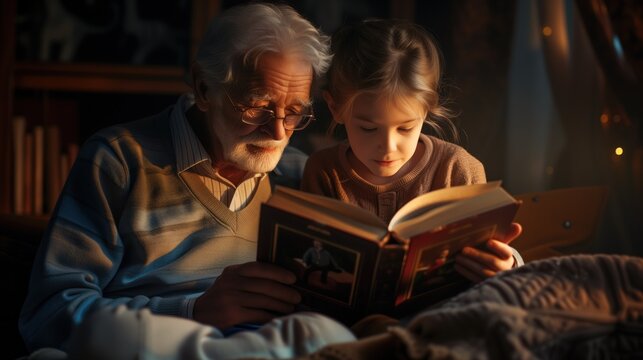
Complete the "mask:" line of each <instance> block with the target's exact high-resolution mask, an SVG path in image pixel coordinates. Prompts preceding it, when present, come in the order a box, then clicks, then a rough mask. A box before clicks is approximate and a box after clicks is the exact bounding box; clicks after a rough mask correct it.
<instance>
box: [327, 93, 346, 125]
mask: <svg viewBox="0 0 643 360" xmlns="http://www.w3.org/2000/svg"><path fill="white" fill-rule="evenodd" d="M322 96H323V97H324V101H326V105H328V110H330V113H331V114H332V115H333V120H335V122H336V123H338V124H342V123H343V120H342V119H341V117H340V116H339V109H338V108H337V103H336V102H335V100H334V99H333V96H332V95H331V94H330V93H329V92H328V91H323V92H322Z"/></svg>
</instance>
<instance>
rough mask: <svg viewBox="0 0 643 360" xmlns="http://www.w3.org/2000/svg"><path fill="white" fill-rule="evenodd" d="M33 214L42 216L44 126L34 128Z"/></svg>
mask: <svg viewBox="0 0 643 360" xmlns="http://www.w3.org/2000/svg"><path fill="white" fill-rule="evenodd" d="M33 142H34V153H33V165H34V169H33V212H34V214H37V215H39V214H42V213H43V212H44V207H43V189H44V185H43V181H44V173H45V162H44V156H45V130H44V128H43V127H42V126H34V128H33Z"/></svg>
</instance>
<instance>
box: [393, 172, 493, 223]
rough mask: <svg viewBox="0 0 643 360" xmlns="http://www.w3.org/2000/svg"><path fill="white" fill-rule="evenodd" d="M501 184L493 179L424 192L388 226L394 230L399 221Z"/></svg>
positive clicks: (394, 217) (405, 207)
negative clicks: (482, 182)
mask: <svg viewBox="0 0 643 360" xmlns="http://www.w3.org/2000/svg"><path fill="white" fill-rule="evenodd" d="M499 186H500V181H492V182H488V183H484V184H474V185H464V186H453V187H449V188H444V189H439V190H434V191H431V192H428V193H426V194H422V195H420V196H418V197H416V198H415V199H413V200H411V201H409V202H408V203H406V204H405V205H404V206H402V207H401V208H400V209H399V210H398V211H397V212H396V213H395V216H393V218H392V219H391V221H390V222H389V226H388V228H389V230H391V231H392V230H393V229H395V228H396V225H397V224H398V223H402V222H404V221H407V220H410V219H412V218H415V217H417V216H419V215H421V214H424V213H426V212H428V211H430V210H432V209H434V208H438V207H441V206H444V205H446V204H449V203H452V202H454V201H458V200H462V199H466V198H469V197H472V196H474V195H477V194H482V193H484V192H486V191H489V190H491V189H494V188H497V187H499Z"/></svg>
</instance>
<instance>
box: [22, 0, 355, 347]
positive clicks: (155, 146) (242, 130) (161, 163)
mask: <svg viewBox="0 0 643 360" xmlns="http://www.w3.org/2000/svg"><path fill="white" fill-rule="evenodd" d="M327 42H328V40H327V37H325V36H323V35H321V34H320V33H319V32H318V31H317V30H316V29H315V28H314V27H313V26H312V25H311V24H310V23H309V22H308V21H306V20H304V19H303V18H302V17H301V16H300V15H299V14H297V13H296V12H295V11H294V10H292V9H291V8H289V7H286V6H274V5H265V4H253V5H248V6H243V7H238V8H233V9H230V10H228V11H227V12H225V13H224V14H222V15H221V16H219V17H217V18H216V19H215V20H214V22H213V23H212V24H211V26H210V28H209V30H208V32H207V34H206V35H205V38H204V41H203V43H202V44H201V47H200V50H199V52H198V54H197V59H196V62H195V64H194V65H193V68H192V88H193V94H190V95H186V96H183V97H181V98H180V99H179V100H178V102H177V103H176V105H174V106H173V107H170V108H169V109H167V110H165V111H164V112H162V113H160V114H158V115H155V116H152V117H149V118H146V119H143V120H140V121H136V122H132V123H128V124H124V125H117V126H114V127H111V128H108V129H105V130H103V131H100V132H99V133H98V134H96V135H95V136H93V137H92V138H91V139H89V140H88V141H87V143H86V144H85V145H84V146H83V149H82V150H81V153H80V155H79V157H78V160H77V161H76V164H74V167H73V169H72V171H71V174H70V176H69V180H68V182H67V184H66V186H65V189H64V190H63V192H62V194H61V196H60V199H59V201H58V204H57V206H56V209H55V211H54V213H53V214H52V218H51V223H50V226H49V228H48V231H47V233H46V235H45V237H44V239H43V242H42V245H41V247H40V249H39V252H38V255H37V257H36V260H35V265H34V268H33V272H32V276H31V282H30V288H29V294H28V297H27V300H26V302H25V304H24V306H23V309H22V312H21V317H20V330H21V333H22V336H23V338H24V340H25V343H26V344H27V346H28V348H29V349H31V350H35V349H38V348H42V347H53V348H60V349H68V345H69V343H68V340H69V336H70V333H71V331H72V329H73V328H74V327H75V326H76V325H78V324H81V323H83V321H84V320H85V319H86V318H88V317H90V315H96V314H99V315H100V316H102V317H103V318H102V319H103V321H105V322H104V324H105V326H106V327H107V328H109V326H107V325H108V324H109V321H111V320H114V321H115V322H116V324H113V325H115V327H114V328H112V329H116V328H118V326H119V325H118V323H119V321H120V320H119V319H118V316H120V315H125V318H127V319H126V320H125V322H127V321H137V319H138V320H141V321H143V320H145V319H152V320H150V321H151V322H147V323H146V324H148V325H149V324H165V323H168V322H169V323H170V325H169V326H168V327H167V328H164V327H163V326H161V325H159V326H160V327H156V326H152V325H150V326H151V327H152V328H155V329H167V330H170V329H172V328H173V327H175V328H177V329H182V327H187V328H189V329H193V328H200V327H202V326H203V325H201V324H204V325H207V328H208V329H210V330H208V331H209V332H210V333H212V334H213V336H214V337H215V338H218V337H221V336H222V334H221V332H219V330H221V331H224V330H226V329H229V328H231V327H233V326H234V325H237V324H243V323H264V322H267V321H269V320H271V319H273V318H275V316H276V315H281V314H288V313H291V312H292V311H293V310H294V308H295V305H296V304H297V303H298V302H299V301H300V295H299V293H298V292H297V291H295V290H294V289H293V288H292V287H291V286H290V285H291V284H293V283H294V282H295V276H294V274H292V273H290V272H288V271H286V270H284V269H281V268H278V267H275V266H271V265H268V264H262V263H257V262H255V261H253V260H254V259H255V256H256V239H257V231H258V218H259V208H260V203H261V202H262V201H264V200H266V199H267V198H268V196H269V195H270V184H269V179H268V178H267V176H266V173H267V172H270V171H271V170H273V169H274V168H275V166H276V165H277V163H278V161H279V160H280V157H281V156H282V152H283V151H284V149H285V147H286V145H287V144H288V140H289V138H290V137H291V136H292V134H293V132H294V131H296V130H301V129H303V128H305V127H306V126H307V125H308V123H309V122H310V121H312V120H313V115H312V111H311V86H312V84H313V83H314V82H315V80H316V79H317V78H318V77H319V76H320V75H321V74H322V73H323V72H324V71H325V69H326V67H327V65H328V62H329V58H330V56H329V55H328V44H327ZM123 305H124V306H123ZM141 309H144V310H141ZM128 312H129V313H135V315H136V316H135V317H127V314H128ZM119 314H120V315H119ZM160 315H172V316H173V317H167V316H160ZM306 316H309V318H306V320H305V321H304V322H305V323H306V324H311V326H312V327H311V328H310V329H312V330H310V329H309V330H310V333H309V335H313V337H312V338H316V339H321V340H315V341H317V342H318V343H317V344H316V345H315V346H321V345H323V344H324V343H325V341H324V336H323V334H320V333H316V331H319V332H321V333H335V334H337V333H336V331H337V329H335V328H334V327H335V326H337V328H338V329H340V334H345V333H346V332H345V333H342V332H341V331H342V329H343V328H341V327H340V326H339V325H338V324H336V323H334V322H332V321H331V320H329V319H326V318H322V317H320V316H315V315H306ZM176 317H181V318H186V319H193V320H196V321H188V320H185V319H183V320H182V319H177V318H176ZM157 318H158V319H157ZM110 319H111V320H110ZM145 321H147V320H145ZM173 321H176V322H173ZM316 321H317V322H318V323H317V325H319V326H317V325H315V324H316ZM175 323H176V324H179V325H176V326H174V325H173V324H175ZM279 324H287V326H293V325H292V322H291V323H288V320H287V321H284V322H282V323H279ZM279 324H277V325H276V326H277V327H279ZM131 325H132V326H131V327H129V329H134V330H132V331H134V332H135V331H136V330H135V329H136V324H131ZM142 326H143V327H144V326H147V325H142ZM294 326H297V325H296V324H295V325H294ZM315 326H317V327H315ZM91 329H92V327H88V328H86V330H87V331H86V332H85V333H84V335H83V336H86V337H88V338H85V339H84V340H85V341H90V342H91V341H96V339H97V338H99V337H100V336H102V335H100V336H95V335H92V334H94V333H92V331H91ZM186 331H188V332H190V331H192V330H186ZM278 331H279V330H277V332H278ZM161 332H162V333H163V331H161ZM257 334H262V333H261V332H257ZM131 335H132V336H137V335H136V333H133V334H131ZM165 335H166V336H167V333H165ZM184 335H185V333H181V334H178V335H177V336H176V337H174V340H172V341H178V343H177V345H176V346H177V348H180V347H181V346H182V345H181V344H180V343H181V341H182V340H181V336H184ZM108 336H116V334H110V335H108ZM256 336H258V335H256ZM342 336H343V335H342ZM347 336H348V337H350V333H348V335H347ZM271 337H272V338H271ZM130 338H131V337H130ZM266 338H270V340H268V342H270V341H272V340H274V341H276V342H277V343H278V344H279V345H280V346H283V345H284V343H287V341H285V342H284V341H282V342H280V340H279V339H276V338H275V335H274V334H272V335H266ZM329 339H330V338H329ZM139 340H140V339H139ZM226 340H227V339H226ZM76 341H78V340H76ZM104 341H107V340H104ZM131 341H138V340H136V339H132V340H131ZM156 341H159V342H166V343H165V344H160V345H163V346H169V345H168V344H169V343H172V341H169V342H168V340H167V338H163V337H161V338H157V339H156ZM110 343H111V342H110ZM219 345H221V344H219ZM219 345H217V346H219ZM75 346H78V345H77V344H76V345H75ZM110 346H111V345H110ZM132 346H133V347H134V348H135V347H136V346H138V345H136V343H134V344H133V345H132ZM150 346H155V345H150ZM311 349H313V348H311ZM72 350H73V349H72ZM175 350H176V349H175ZM237 350H239V349H237ZM72 352H73V351H72ZM253 354H255V355H256V354H257V353H253ZM284 354H286V355H292V354H293V353H292V352H291V353H288V352H287V353H284ZM219 355H220V354H219ZM124 356H126V354H125V355H124Z"/></svg>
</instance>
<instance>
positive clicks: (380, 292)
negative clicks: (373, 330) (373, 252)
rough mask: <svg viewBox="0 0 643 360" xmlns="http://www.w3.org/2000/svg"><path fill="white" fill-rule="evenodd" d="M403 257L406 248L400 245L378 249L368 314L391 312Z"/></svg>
mask: <svg viewBox="0 0 643 360" xmlns="http://www.w3.org/2000/svg"><path fill="white" fill-rule="evenodd" d="M405 256H406V247H405V246H402V245H397V244H390V245H385V246H383V247H382V248H381V249H380V252H379V255H378V258H377V263H376V264H375V269H376V270H375V276H373V283H372V284H371V294H370V296H369V298H370V301H369V312H381V313H389V312H391V311H392V310H393V306H394V304H395V297H396V294H397V289H398V285H397V284H398V282H399V280H400V275H401V272H402V265H403V263H404V258H405Z"/></svg>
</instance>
